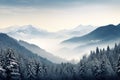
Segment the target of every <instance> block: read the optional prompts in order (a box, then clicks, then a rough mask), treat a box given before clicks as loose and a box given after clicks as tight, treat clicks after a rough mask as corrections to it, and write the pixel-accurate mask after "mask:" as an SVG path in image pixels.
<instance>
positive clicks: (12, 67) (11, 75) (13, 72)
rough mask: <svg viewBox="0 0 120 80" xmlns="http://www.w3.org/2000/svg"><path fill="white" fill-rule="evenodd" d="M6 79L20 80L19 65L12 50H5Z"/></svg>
mask: <svg viewBox="0 0 120 80" xmlns="http://www.w3.org/2000/svg"><path fill="white" fill-rule="evenodd" d="M5 64H6V65H5V69H6V75H7V77H6V79H7V80H20V72H19V64H18V62H17V60H16V58H15V55H14V52H13V50H12V49H7V51H6V61H5Z"/></svg>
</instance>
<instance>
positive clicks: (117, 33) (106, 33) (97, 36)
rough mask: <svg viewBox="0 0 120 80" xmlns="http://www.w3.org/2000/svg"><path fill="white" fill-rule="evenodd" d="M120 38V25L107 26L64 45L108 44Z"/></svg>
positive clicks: (72, 39)
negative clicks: (107, 42)
mask: <svg viewBox="0 0 120 80" xmlns="http://www.w3.org/2000/svg"><path fill="white" fill-rule="evenodd" d="M119 38H120V24H119V25H116V26H115V25H112V24H110V25H107V26H102V27H99V28H97V29H95V30H94V31H92V32H90V33H88V34H86V35H84V36H80V37H73V38H70V39H67V40H65V41H63V43H84V42H85V43H94V42H106V41H112V40H116V39H119Z"/></svg>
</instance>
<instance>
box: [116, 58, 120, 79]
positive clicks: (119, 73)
mask: <svg viewBox="0 0 120 80" xmlns="http://www.w3.org/2000/svg"><path fill="white" fill-rule="evenodd" d="M117 74H118V76H119V77H120V56H119V58H118V62H117Z"/></svg>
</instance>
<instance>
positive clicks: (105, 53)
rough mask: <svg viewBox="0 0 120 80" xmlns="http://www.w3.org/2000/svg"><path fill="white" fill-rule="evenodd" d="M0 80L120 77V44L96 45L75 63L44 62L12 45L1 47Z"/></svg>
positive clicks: (119, 79) (114, 79) (109, 79)
mask: <svg viewBox="0 0 120 80" xmlns="http://www.w3.org/2000/svg"><path fill="white" fill-rule="evenodd" d="M0 80H120V44H118V45H117V44H115V47H114V48H109V46H108V47H107V49H99V48H96V51H91V54H90V55H89V56H83V58H82V59H81V60H80V62H79V63H77V64H71V63H61V64H55V63H49V64H48V63H43V62H40V60H37V59H36V57H32V58H29V57H25V56H24V55H20V53H19V54H18V52H17V51H16V50H14V49H11V48H6V49H2V48H1V49H0Z"/></svg>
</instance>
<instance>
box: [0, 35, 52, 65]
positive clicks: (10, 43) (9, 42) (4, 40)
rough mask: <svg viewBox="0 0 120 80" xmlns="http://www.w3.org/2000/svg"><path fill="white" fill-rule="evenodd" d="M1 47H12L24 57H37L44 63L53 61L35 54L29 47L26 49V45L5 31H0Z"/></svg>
mask: <svg viewBox="0 0 120 80" xmlns="http://www.w3.org/2000/svg"><path fill="white" fill-rule="evenodd" d="M0 48H1V49H6V48H11V49H13V50H15V51H17V53H19V54H20V55H22V56H23V57H26V58H31V59H32V58H35V59H38V60H39V61H40V62H42V63H48V64H51V63H52V62H51V61H49V60H47V59H45V58H43V57H41V56H38V55H37V54H35V53H33V52H31V51H29V50H28V49H26V48H25V47H23V46H21V45H20V44H19V43H18V41H17V40H15V39H13V38H11V37H9V36H8V35H6V34H4V33H0Z"/></svg>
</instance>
